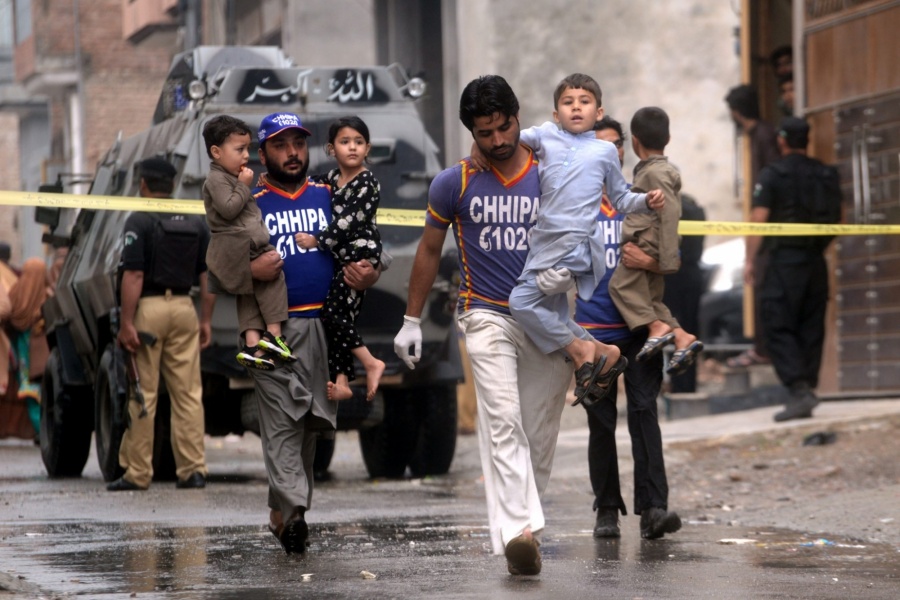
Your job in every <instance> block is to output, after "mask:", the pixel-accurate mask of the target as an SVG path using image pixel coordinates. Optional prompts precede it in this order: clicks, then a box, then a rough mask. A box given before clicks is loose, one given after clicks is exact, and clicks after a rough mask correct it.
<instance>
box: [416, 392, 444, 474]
mask: <svg viewBox="0 0 900 600" xmlns="http://www.w3.org/2000/svg"><path fill="white" fill-rule="evenodd" d="M413 393H414V394H417V395H418V397H415V396H411V401H412V403H413V406H414V407H415V409H416V412H417V413H418V415H417V417H418V424H419V426H418V432H419V435H418V440H417V442H416V447H415V450H414V451H413V455H412V458H411V459H410V461H409V470H410V471H411V472H412V475H413V477H425V476H426V475H444V474H446V473H447V471H449V470H450V463H452V462H453V453H454V452H455V451H456V386H455V385H435V386H432V387H426V388H419V389H418V390H416V391H415V392H413Z"/></svg>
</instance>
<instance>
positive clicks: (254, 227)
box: [203, 115, 296, 370]
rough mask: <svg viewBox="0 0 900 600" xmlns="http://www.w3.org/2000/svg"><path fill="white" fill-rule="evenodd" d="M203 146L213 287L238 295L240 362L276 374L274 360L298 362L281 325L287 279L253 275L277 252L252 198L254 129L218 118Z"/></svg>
mask: <svg viewBox="0 0 900 600" xmlns="http://www.w3.org/2000/svg"><path fill="white" fill-rule="evenodd" d="M271 117H272V116H271V115H270V117H267V118H271ZM288 125H291V123H290V122H288V121H283V122H274V121H268V122H263V127H267V128H268V129H269V130H270V131H280V130H281V129H283V128H285V126H288ZM203 141H204V142H205V143H206V152H207V154H208V155H209V157H210V159H211V162H210V164H209V175H208V176H207V178H206V182H205V183H204V184H203V206H204V208H205V209H206V222H207V223H208V224H209V229H210V232H211V233H212V239H211V240H210V242H209V252H208V255H207V257H206V262H207V263H208V264H209V270H210V283H211V284H212V285H211V288H212V291H213V292H214V293H220V292H222V291H224V292H227V293H229V294H235V296H236V298H235V303H236V305H237V317H238V330H239V331H240V332H241V336H242V337H243V338H244V346H243V348H241V350H240V351H239V352H238V354H237V361H238V362H239V363H241V364H242V365H244V366H245V367H251V368H254V369H266V370H267V369H274V368H275V363H274V362H273V360H272V358H275V359H278V360H282V361H286V362H291V361H294V360H296V358H295V357H294V356H293V354H291V348H290V347H289V346H288V345H287V344H286V343H285V341H284V338H282V336H281V323H282V322H283V321H286V320H287V318H288V305H287V291H286V289H285V285H284V277H280V278H278V279H276V280H274V281H259V280H256V279H253V277H251V274H250V261H251V260H253V259H254V258H256V257H258V256H259V255H261V254H263V253H265V252H268V251H269V250H273V249H274V247H273V246H272V245H271V244H270V243H269V232H268V230H266V227H265V226H264V225H263V222H262V215H261V214H260V212H259V207H258V206H257V205H256V200H255V199H254V198H252V197H251V195H250V185H251V184H252V182H253V170H252V169H250V168H248V167H247V161H248V160H249V158H250V154H249V148H250V127H249V126H248V125H247V124H246V123H244V122H243V121H241V120H240V119H235V118H234V117H230V116H228V115H220V116H218V117H215V118H214V119H210V121H209V122H208V123H207V124H206V125H205V126H204V127H203Z"/></svg>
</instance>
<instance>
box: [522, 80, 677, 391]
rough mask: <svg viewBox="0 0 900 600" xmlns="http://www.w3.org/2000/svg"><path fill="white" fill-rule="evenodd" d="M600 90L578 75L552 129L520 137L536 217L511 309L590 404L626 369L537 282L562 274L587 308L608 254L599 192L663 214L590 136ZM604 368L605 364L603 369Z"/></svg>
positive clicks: (599, 112) (566, 85)
mask: <svg viewBox="0 0 900 600" xmlns="http://www.w3.org/2000/svg"><path fill="white" fill-rule="evenodd" d="M601 97H602V94H601V91H600V86H599V85H598V84H597V82H596V81H594V79H593V78H591V77H589V76H587V75H584V74H581V73H575V74H573V75H569V76H568V77H566V78H564V79H563V80H562V81H561V82H560V83H559V85H558V86H557V87H556V90H555V92H554V94H553V101H554V106H555V108H556V110H554V111H553V117H554V119H555V120H556V124H554V123H550V122H547V123H544V124H543V125H541V126H540V127H532V128H529V129H526V130H524V131H523V132H522V138H521V139H522V142H523V143H524V144H526V145H527V146H529V147H531V148H532V149H533V151H534V152H535V155H536V156H537V158H538V160H539V161H540V162H539V167H538V168H539V171H540V180H541V199H540V206H541V210H540V213H539V214H538V217H537V223H536V224H535V225H534V227H533V228H532V231H531V239H530V243H529V245H530V250H529V253H528V258H527V260H526V262H525V268H524V270H523V272H522V274H521V276H520V277H519V283H518V285H517V286H516V288H515V289H514V290H513V291H512V294H511V295H510V297H509V307H510V311H511V313H512V315H513V316H514V317H515V318H516V321H518V322H519V323H520V324H521V325H522V328H523V329H525V331H526V332H527V333H528V335H529V337H531V339H532V340H533V341H534V342H535V344H536V345H537V346H538V348H540V349H541V350H542V351H543V352H544V353H546V354H550V353H552V352H555V351H557V350H562V349H564V350H565V351H566V353H567V354H568V355H569V357H570V358H571V359H572V362H573V363H574V364H575V382H576V388H575V397H576V402H581V401H582V400H583V399H584V398H585V397H587V396H588V395H589V394H590V395H591V398H592V399H593V400H594V401H597V400H599V399H601V398H602V397H603V396H604V395H605V394H607V393H609V389H610V388H611V387H612V385H613V384H614V382H615V378H616V377H617V376H618V375H619V374H620V373H621V372H622V371H623V370H624V369H625V366H626V365H627V364H628V361H627V360H625V359H624V358H622V357H621V352H620V351H619V349H618V348H617V347H615V346H609V345H606V344H603V343H602V342H599V341H597V340H594V339H593V338H591V337H590V336H589V335H588V334H587V333H586V332H585V331H584V329H582V328H581V327H579V326H578V324H576V323H575V321H574V320H572V318H571V317H570V316H569V301H568V298H567V297H566V294H565V293H562V294H560V293H552V294H546V293H545V292H544V291H542V289H541V288H542V285H543V284H542V280H543V279H544V278H546V277H548V276H554V274H556V273H557V272H558V271H560V270H563V269H565V270H567V271H568V272H571V273H573V274H574V275H575V280H576V285H577V288H578V295H579V297H580V298H582V299H583V300H589V299H590V297H591V295H592V294H593V293H594V289H595V288H596V287H597V284H598V283H599V282H600V280H601V279H602V277H603V274H604V272H605V271H606V267H605V264H604V262H605V261H604V256H605V248H604V240H603V231H602V229H601V228H600V227H599V226H598V224H597V199H598V198H600V197H601V196H602V194H603V188H604V185H605V186H606V192H607V195H608V196H609V199H610V202H611V204H612V205H613V207H614V208H616V209H617V210H618V211H620V212H623V213H628V212H633V211H647V212H649V211H650V210H651V209H658V208H661V207H662V206H663V204H664V197H663V194H662V192H661V191H659V190H653V191H651V192H649V193H647V194H636V193H634V192H630V191H628V186H627V185H626V183H625V178H624V177H623V176H622V171H621V169H620V167H619V160H618V156H617V155H616V148H615V146H613V145H612V144H609V143H607V142H604V141H602V140H598V139H597V138H596V137H595V136H594V131H593V127H594V123H596V122H597V120H598V119H600V118H602V117H603V108H601ZM607 363H608V364H607Z"/></svg>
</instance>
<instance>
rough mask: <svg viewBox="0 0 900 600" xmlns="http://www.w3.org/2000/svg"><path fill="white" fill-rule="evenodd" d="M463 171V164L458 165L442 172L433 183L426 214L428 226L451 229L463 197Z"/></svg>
mask: <svg viewBox="0 0 900 600" xmlns="http://www.w3.org/2000/svg"><path fill="white" fill-rule="evenodd" d="M462 169H463V165H462V163H458V164H457V165H456V166H454V167H451V168H449V169H444V170H443V171H441V172H440V173H439V174H438V176H437V177H435V178H434V180H433V181H432V182H431V187H429V189H428V210H427V211H426V212H425V223H426V224H428V225H431V226H432V227H436V228H438V229H442V230H446V229H447V228H449V227H450V224H451V223H452V222H453V217H454V215H455V214H456V206H457V204H458V203H459V199H460V197H461V196H462V191H463V188H462V175H463V171H462Z"/></svg>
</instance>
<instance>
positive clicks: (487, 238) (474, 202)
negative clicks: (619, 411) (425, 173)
mask: <svg viewBox="0 0 900 600" xmlns="http://www.w3.org/2000/svg"><path fill="white" fill-rule="evenodd" d="M540 195H541V189H540V181H539V179H538V170H537V161H536V160H535V159H534V156H533V155H531V154H530V155H529V159H528V161H527V162H526V164H525V166H524V167H523V168H522V171H521V172H519V173H518V174H517V175H516V176H515V177H513V178H511V179H509V180H506V179H504V178H503V176H502V175H500V173H499V172H497V171H496V170H493V169H492V170H491V171H489V172H478V171H475V170H474V169H472V168H471V167H470V166H469V163H468V161H467V160H463V161H461V162H460V163H459V164H457V165H455V166H453V167H450V168H449V169H445V170H444V171H442V172H441V173H440V174H439V175H438V176H437V177H436V178H435V179H434V181H432V183H431V188H430V190H429V193H428V211H427V213H426V215H425V222H426V223H427V224H429V225H431V226H433V227H436V228H438V229H443V230H446V229H447V228H448V227H450V226H452V227H453V234H454V236H455V238H456V246H457V249H458V250H459V272H460V279H461V281H460V285H459V311H460V312H461V313H462V312H465V311H468V310H472V309H476V308H487V309H490V310H494V311H497V312H500V313H503V314H507V315H508V314H509V294H510V292H511V291H512V289H513V288H514V287H515V285H516V280H517V279H518V278H519V275H521V273H522V268H523V267H524V266H525V259H526V257H527V256H528V241H529V239H528V238H529V236H528V233H529V231H530V229H531V227H532V225H533V224H534V222H535V220H536V215H537V211H538V207H539V205H540Z"/></svg>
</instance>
